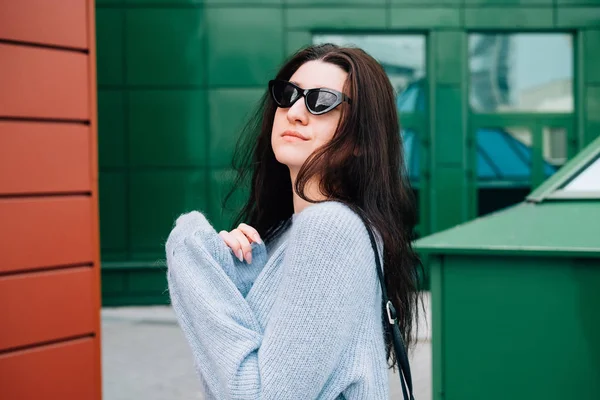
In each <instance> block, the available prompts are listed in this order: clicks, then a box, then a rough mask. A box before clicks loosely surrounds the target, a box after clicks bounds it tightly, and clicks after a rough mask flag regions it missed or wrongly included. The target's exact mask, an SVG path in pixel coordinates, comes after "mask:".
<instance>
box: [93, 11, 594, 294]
mask: <svg viewBox="0 0 600 400" xmlns="http://www.w3.org/2000/svg"><path fill="white" fill-rule="evenodd" d="M578 6H579V7H578ZM599 12H600V2H598V1H596V0H506V1H504V0H389V1H387V0H351V1H341V0H305V1H303V0H289V1H283V0H252V1H241V0H205V1H201V0H173V1H169V2H165V1H161V0H127V1H124V0H120V1H117V0H114V1H111V0H99V1H98V2H97V12H96V18H97V20H96V23H97V50H98V113H99V139H98V140H99V164H100V203H101V204H100V207H101V210H100V212H101V241H102V260H103V262H109V264H108V265H109V266H108V267H107V269H106V273H107V274H110V278H107V279H110V280H111V282H120V281H119V279H121V278H122V279H123V282H124V283H123V282H121V283H123V284H119V285H120V286H119V285H116V284H115V285H113V286H114V287H115V288H117V287H118V288H119V290H113V291H110V290H109V291H108V292H103V293H104V300H105V304H119V301H124V302H132V301H133V302H136V301H137V302H138V303H139V302H142V303H144V302H146V303H147V302H152V301H159V302H162V301H163V298H164V297H165V295H164V294H162V293H163V291H164V289H165V287H164V286H163V282H162V281H161V280H160V279H156V280H155V279H154V278H151V279H144V280H143V282H145V283H142V285H146V286H147V287H146V289H147V290H146V291H141V292H140V291H138V292H136V294H132V293H130V292H129V291H130V289H129V288H130V287H133V286H132V285H130V283H129V281H130V280H132V279H135V276H136V274H137V273H140V272H141V271H145V270H152V271H154V269H155V268H156V265H155V263H156V261H157V260H159V259H161V258H163V257H164V255H163V254H162V253H163V246H164V240H165V239H166V235H167V234H168V232H169V229H170V227H171V225H172V223H173V219H174V218H175V217H176V216H177V214H178V213H180V212H183V211H185V210H189V209H201V210H204V211H206V212H207V214H208V216H209V217H210V219H211V221H213V222H214V224H215V225H216V226H218V227H219V228H220V229H225V228H228V224H229V223H230V222H231V220H232V218H233V215H234V212H233V211H232V210H229V211H227V210H226V211H223V210H221V206H220V200H221V197H222V196H223V195H224V194H225V193H226V192H227V188H228V187H230V185H231V182H232V177H233V175H232V171H231V170H230V169H229V167H230V161H231V160H230V159H231V155H232V152H233V146H234V144H235V139H236V138H237V136H238V135H239V128H240V127H242V126H243V123H244V122H245V121H244V120H245V117H246V116H247V115H248V113H249V112H251V111H252V109H253V107H254V105H255V102H256V100H258V98H260V96H261V95H262V94H263V93H264V88H265V85H266V82H267V80H268V79H269V78H270V77H272V76H273V74H274V73H275V72H276V70H277V68H278V66H279V65H280V64H281V62H282V61H283V59H284V58H285V57H286V56H287V55H289V54H291V53H293V52H295V51H296V50H297V49H298V48H299V47H301V46H302V45H306V44H309V43H311V42H312V37H313V34H315V33H319V32H339V33H357V32H358V33H371V32H372V33H379V34H381V33H393V34H402V33H407V32H411V33H414V32H415V31H418V32H421V33H422V34H423V35H425V36H426V38H427V46H428V50H427V79H426V83H425V90H426V92H427V107H426V108H427V110H426V112H425V115H424V116H416V117H415V116H409V117H406V118H407V119H406V122H407V123H409V125H410V124H413V123H414V124H417V125H418V131H419V132H418V135H419V138H420V140H421V142H422V143H421V145H422V154H421V155H420V157H421V162H420V170H421V173H422V177H421V182H420V190H421V191H422V192H421V193H420V194H419V196H420V203H419V206H420V208H421V210H420V213H421V216H420V220H421V222H422V223H423V224H422V225H423V226H422V227H421V230H422V232H423V233H430V232H435V231H437V230H440V229H444V228H448V227H450V226H453V225H455V224H457V223H460V222H464V221H465V220H467V219H470V218H473V217H474V216H475V215H476V213H477V204H476V202H477V196H476V194H477V186H476V184H477V182H476V179H477V178H476V171H475V167H474V166H475V145H474V143H475V133H474V132H475V131H474V130H473V129H472V128H473V126H472V122H473V121H471V119H472V116H471V115H470V114H469V111H468V109H467V104H468V99H467V93H468V92H467V91H468V88H469V82H468V77H469V75H468V58H467V57H468V56H467V55H468V51H467V37H468V33H469V32H473V31H479V30H482V31H489V30H509V31H513V32H514V31H520V30H526V31H535V30H541V31H544V32H550V31H552V30H553V29H560V30H562V31H568V32H574V33H575V36H576V41H575V43H574V44H575V46H574V47H575V49H574V50H575V52H576V53H577V54H576V56H577V57H578V58H576V59H575V64H576V65H575V67H576V68H575V69H574V70H575V71H576V76H575V77H574V78H575V83H574V88H575V91H576V92H575V99H576V100H575V105H576V109H575V113H574V115H573V116H570V117H569V118H571V119H570V120H569V121H571V122H569V124H570V125H569V132H572V136H573V139H574V143H573V144H572V145H571V144H570V146H572V147H573V148H581V147H583V145H584V144H585V143H586V142H589V141H591V140H592V138H594V137H596V136H597V135H598V134H599V133H600V117H598V116H599V115H600V105H599V104H600V73H599V72H598V71H600V59H599V58H598V54H600V33H599V32H600V25H599V23H598V21H599V20H600V17H599ZM511 118H512V117H505V118H504V119H502V118H501V119H500V120H499V121H500V123H501V125H502V124H508V123H509V122H511ZM527 118H528V119H527V121H525V122H526V123H527V124H531V125H532V126H533V124H534V123H535V121H536V120H537V116H536V115H529V116H528V117H527ZM573 121H576V124H575V123H574V122H573ZM504 126H507V125H504ZM570 135H571V133H570ZM536 154H537V153H536ZM538 172H539V171H538ZM239 197H240V196H238V197H237V200H236V201H237V202H238V203H235V201H234V204H239ZM132 260H138V261H139V262H140V263H141V264H139V265H137V267H136V268H133V269H132V268H129V267H128V265H130V263H131V262H132ZM144 265H145V267H144ZM120 268H121V269H120ZM121 272H122V273H123V277H120V278H119V274H120V273H121ZM154 273H158V274H160V273H163V271H158V272H157V271H154ZM103 276H104V271H103ZM107 276H108V275H107ZM107 282H108V281H107ZM110 285H112V284H109V286H110ZM161 295H162V297H161ZM111 296H112V297H111ZM115 296H116V297H115ZM119 299H120V300H119ZM136 299H139V300H136Z"/></svg>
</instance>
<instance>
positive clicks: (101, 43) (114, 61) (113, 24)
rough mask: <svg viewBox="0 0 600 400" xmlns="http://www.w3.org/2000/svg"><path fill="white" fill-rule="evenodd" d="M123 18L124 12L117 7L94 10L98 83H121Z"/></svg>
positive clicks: (123, 42) (122, 77) (122, 74)
mask: <svg viewBox="0 0 600 400" xmlns="http://www.w3.org/2000/svg"><path fill="white" fill-rule="evenodd" d="M124 19H125V12H124V11H123V10H121V9H118V8H99V9H98V10H96V43H97V46H96V52H97V57H96V59H97V64H98V65H97V70H98V73H97V80H98V84H99V85H120V84H122V83H123V80H124V71H123V46H124V45H125V41H124V36H123V22H124Z"/></svg>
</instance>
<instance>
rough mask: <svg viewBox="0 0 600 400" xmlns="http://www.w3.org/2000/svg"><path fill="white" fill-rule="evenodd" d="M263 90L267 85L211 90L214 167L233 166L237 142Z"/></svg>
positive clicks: (209, 155) (211, 155) (211, 160)
mask: <svg viewBox="0 0 600 400" xmlns="http://www.w3.org/2000/svg"><path fill="white" fill-rule="evenodd" d="M263 93H264V88H256V89H253V88H249V89H246V88H243V89H241V88H238V89H212V90H210V94H209V102H210V106H209V108H210V128H209V132H210V139H209V142H210V146H209V154H208V158H209V165H210V167H211V168H222V167H230V166H231V159H232V157H233V151H234V145H235V144H236V142H237V140H238V138H239V136H240V133H241V130H242V128H243V127H244V124H245V122H246V121H247V119H248V118H249V117H250V115H251V114H252V112H253V111H255V110H256V108H257V104H258V101H259V100H260V98H261V96H262V95H263Z"/></svg>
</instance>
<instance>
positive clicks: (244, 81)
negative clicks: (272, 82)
mask: <svg viewBox="0 0 600 400" xmlns="http://www.w3.org/2000/svg"><path fill="white" fill-rule="evenodd" d="M206 15H207V22H208V45H207V53H206V59H207V60H208V78H209V79H208V82H209V84H210V85H211V86H249V85H261V84H264V82H265V81H267V80H268V78H269V77H270V76H272V75H273V74H274V73H275V72H277V66H278V65H279V64H280V63H281V61H282V59H283V46H284V44H283V25H282V23H281V20H282V18H283V10H282V9H281V8H279V7H274V8H258V7H251V8H250V7H248V8H242V7H236V8H208V9H207V10H206ZM232 38H235V40H232Z"/></svg>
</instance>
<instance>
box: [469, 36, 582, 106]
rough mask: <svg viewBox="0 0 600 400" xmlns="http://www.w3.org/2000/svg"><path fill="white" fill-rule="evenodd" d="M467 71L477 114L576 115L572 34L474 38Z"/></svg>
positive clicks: (471, 39)
mask: <svg viewBox="0 0 600 400" xmlns="http://www.w3.org/2000/svg"><path fill="white" fill-rule="evenodd" d="M469 70H470V93H469V99H470V104H471V108H472V110H473V111H475V112H482V113H492V112H544V113H550V112H572V111H573V46H572V37H571V35H569V34H530V33H522V34H521V33H520V34H471V35H469Z"/></svg>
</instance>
